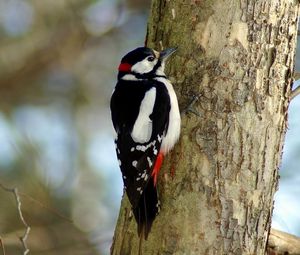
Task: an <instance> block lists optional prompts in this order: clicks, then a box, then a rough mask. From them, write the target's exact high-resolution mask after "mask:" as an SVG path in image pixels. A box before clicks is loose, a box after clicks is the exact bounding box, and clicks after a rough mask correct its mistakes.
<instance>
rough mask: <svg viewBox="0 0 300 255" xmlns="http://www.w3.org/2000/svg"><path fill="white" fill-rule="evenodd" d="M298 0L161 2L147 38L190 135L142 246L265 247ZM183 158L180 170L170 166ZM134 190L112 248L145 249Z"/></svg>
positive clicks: (182, 249) (235, 250)
mask: <svg viewBox="0 0 300 255" xmlns="http://www.w3.org/2000/svg"><path fill="white" fill-rule="evenodd" d="M297 15H298V3H297V1H293V0H241V1H236V0H223V1H222V0H214V1H213V0H201V1H196V0H194V1H181V0H177V1H175V0H174V1H167V0H156V1H153V4H152V9H151V14H150V19H149V24H148V35H147V40H146V44H147V45H148V46H150V47H152V48H156V49H159V50H160V49H161V48H162V47H168V46H179V50H178V53H177V54H176V56H174V57H173V58H172V60H171V61H170V62H169V65H168V70H167V73H168V74H169V75H170V76H171V77H172V81H173V84H174V87H175V89H176V91H177V94H178V96H179V101H180V105H181V109H183V108H184V106H186V105H187V104H188V102H189V101H190V100H191V98H192V96H193V95H200V98H199V101H198V102H196V103H195V104H194V109H195V110H196V111H198V112H199V114H200V116H197V115H195V114H193V113H188V114H185V115H183V121H182V134H181V138H180V141H179V143H178V145H177V146H176V148H175V150H173V152H172V153H171V155H169V156H168V157H167V158H166V161H165V163H164V168H163V170H162V172H161V174H160V181H159V183H158V187H159V193H160V197H161V204H162V210H161V212H160V214H159V216H158V217H157V219H156V220H155V222H154V224H153V227H152V231H151V233H150V235H149V237H148V240H147V241H142V243H141V247H140V248H141V254H147V255H151V254H155V255H157V254H178V255H181V254H197V255H198V254H237V255H241V254H264V253H265V251H266V244H267V240H268V234H269V230H270V223H271V216H272V209H273V196H274V193H275V191H276V189H277V186H278V167H279V163H280V158H281V151H282V146H283V139H284V134H285V130H286V125H287V123H286V120H287V107H288V103H289V95H290V91H291V82H292V73H293V66H294V54H295V43H296V36H297ZM173 166H175V168H176V174H175V176H174V177H173V178H172V177H171V175H170V169H171V168H172V167H173ZM138 249H139V239H138V236H137V231H136V224H135V221H134V218H133V216H132V213H131V210H130V205H129V203H128V200H127V198H126V196H124V198H123V201H122V208H121V211H120V216H119V220H118V224H117V227H116V230H115V236H114V243H113V246H112V249H111V253H112V254H116V255H119V254H122V255H126V254H138Z"/></svg>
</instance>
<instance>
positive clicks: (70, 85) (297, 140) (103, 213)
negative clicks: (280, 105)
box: [0, 0, 300, 255]
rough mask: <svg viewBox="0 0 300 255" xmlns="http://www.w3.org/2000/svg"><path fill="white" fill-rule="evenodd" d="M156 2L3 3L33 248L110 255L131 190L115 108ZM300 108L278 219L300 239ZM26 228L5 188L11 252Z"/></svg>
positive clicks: (16, 158) (4, 160) (3, 105)
mask: <svg viewBox="0 0 300 255" xmlns="http://www.w3.org/2000/svg"><path fill="white" fill-rule="evenodd" d="M149 8H150V0H143V1H139V0H123V1H122V0H89V1H87V0H60V1H52V0H43V1H40V0H0V183H1V184H3V185H5V186H6V187H18V189H19V191H20V198H21V201H22V210H23V214H24V218H25V219H26V221H27V223H28V224H29V225H30V226H31V228H32V230H31V232H30V235H29V238H28V245H29V248H30V250H31V252H30V254H64V255H68V254H75V255H76V254H108V250H109V246H110V244H111V238H112V235H113V229H114V224H115V221H116V218H117V215H118V210H119V203H120V198H121V195H122V181H121V178H120V174H119V169H118V166H117V164H116V157H115V152H114V145H113V141H112V131H111V123H110V115H109V114H110V113H109V109H108V104H109V99H110V95H111V92H112V90H113V87H114V85H115V82H116V69H117V66H118V63H119V60H120V58H121V57H122V56H123V55H124V54H125V53H126V52H127V51H129V50H130V49H132V48H135V47H138V46H140V45H143V43H144V38H145V33H146V22H147V14H148V11H149ZM298 70H300V67H299V68H298ZM299 111H300V100H299V98H296V99H295V100H294V101H293V102H292V104H291V107H290V114H289V116H290V121H289V123H290V124H289V131H288V134H287V140H286V146H285V153H284V157H283V164H282V170H281V176H282V178H281V180H280V191H279V192H277V195H276V204H275V212H274V219H273V225H274V227H277V228H280V229H282V230H285V231H288V232H290V233H293V234H298V235H300V216H299V211H300V203H299V197H300V185H299V181H300V173H299V165H300V137H299V136H298V135H297V131H296V130H299V126H300V119H299V114H298V113H299ZM38 201H39V202H38ZM65 217H66V218H68V219H70V220H71V221H72V222H70V221H69V220H68V219H65ZM23 232H24V226H23V225H22V223H21V221H20V219H19V217H18V214H17V210H16V203H15V200H14V198H13V194H11V193H9V192H6V191H4V190H3V189H0V237H1V240H2V242H3V243H4V246H5V250H6V253H7V254H21V252H22V246H21V243H20V241H19V239H18V236H19V235H21V234H22V233H23ZM0 254H1V252H0Z"/></svg>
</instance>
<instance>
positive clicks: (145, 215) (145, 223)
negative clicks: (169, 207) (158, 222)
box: [133, 178, 160, 240]
mask: <svg viewBox="0 0 300 255" xmlns="http://www.w3.org/2000/svg"><path fill="white" fill-rule="evenodd" d="M159 210H160V203H159V200H158V194H157V189H156V187H155V186H154V179H153V178H151V179H150V180H149V182H148V183H147V187H146V188H145V189H144V192H143V194H142V196H141V198H140V200H139V203H138V206H137V207H136V208H134V209H133V214H134V216H135V219H136V222H137V225H138V235H139V236H140V235H141V234H142V235H144V238H145V240H146V239H147V238H148V234H149V232H150V230H151V227H152V223H153V221H154V219H155V217H156V215H157V214H158V213H159Z"/></svg>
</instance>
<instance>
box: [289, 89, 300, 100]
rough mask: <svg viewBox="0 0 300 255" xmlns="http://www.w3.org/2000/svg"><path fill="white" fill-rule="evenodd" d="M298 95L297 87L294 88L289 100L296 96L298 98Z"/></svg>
mask: <svg viewBox="0 0 300 255" xmlns="http://www.w3.org/2000/svg"><path fill="white" fill-rule="evenodd" d="M299 94H300V86H298V87H297V88H295V89H294V90H293V91H292V93H291V100H293V99H294V98H295V97H296V96H298V95H299Z"/></svg>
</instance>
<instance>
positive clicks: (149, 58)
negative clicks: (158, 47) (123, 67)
mask: <svg viewBox="0 0 300 255" xmlns="http://www.w3.org/2000/svg"><path fill="white" fill-rule="evenodd" d="M154 59H155V58H154V57H153V56H150V57H148V58H147V60H148V61H150V62H152V61H154Z"/></svg>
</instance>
